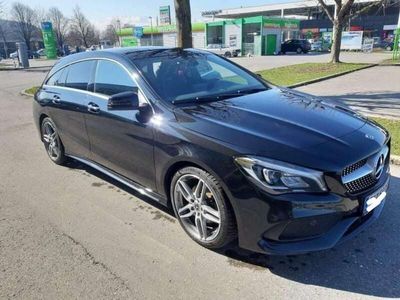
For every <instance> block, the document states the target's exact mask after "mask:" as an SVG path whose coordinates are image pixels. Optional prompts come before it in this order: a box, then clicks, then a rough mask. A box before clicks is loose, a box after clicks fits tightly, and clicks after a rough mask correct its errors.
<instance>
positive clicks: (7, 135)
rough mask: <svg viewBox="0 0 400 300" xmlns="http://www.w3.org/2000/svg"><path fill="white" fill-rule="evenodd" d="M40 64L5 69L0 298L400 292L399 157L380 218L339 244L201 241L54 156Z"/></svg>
mask: <svg viewBox="0 0 400 300" xmlns="http://www.w3.org/2000/svg"><path fill="white" fill-rule="evenodd" d="M44 75H45V74H44V73H39V72H23V71H22V72H21V71H14V72H0V105H1V107H2V109H1V110H0V141H1V142H0V166H1V167H0V179H1V180H0V298H12V299H14V298H15V299H31V298H45V299H46V298H47V299H56V298H89V299H98V298H115V299H124V298H141V299H158V298H163V299H187V298H191V299H209V298H212V299H226V298H231V299H310V298H317V297H318V298H323V299H334V298H339V297H342V298H346V299H360V298H367V297H371V298H373V297H388V298H399V297H400V282H399V280H398V276H399V275H400V257H399V255H398V249H399V248H400V219H399V218H398V215H399V213H400V205H399V202H398V200H399V198H400V168H399V167H393V168H392V174H393V176H392V182H391V188H390V191H389V196H388V198H387V203H386V207H385V209H384V211H383V214H382V216H381V218H380V219H379V220H378V221H377V222H376V223H375V224H374V225H372V226H371V227H370V228H368V229H367V230H366V231H365V232H364V233H362V234H360V235H359V236H358V237H357V238H355V239H353V240H351V241H348V242H346V243H344V244H342V245H340V246H338V247H335V248H334V249H333V250H329V251H323V252H319V253H312V254H309V255H300V256H290V257H268V256H264V255H259V254H252V253H248V252H246V251H243V250H239V249H232V250H229V251H226V252H221V253H218V252H213V251H209V250H206V249H204V248H202V247H200V246H199V245H197V244H196V243H194V242H193V241H191V240H190V239H189V238H188V237H187V236H186V235H185V234H184V232H183V231H182V229H181V228H180V226H179V224H178V222H177V221H176V220H175V218H174V217H173V216H172V215H171V212H170V211H168V210H166V209H163V208H161V207H159V206H158V205H157V204H156V203H154V202H152V201H151V200H149V199H146V198H143V197H142V196H140V195H138V194H137V193H136V192H134V191H132V190H130V189H128V188H126V187H124V186H122V185H120V184H118V183H116V182H114V181H113V180H111V179H110V178H108V177H106V176H103V175H101V174H99V173H98V172H96V171H94V170H93V169H90V168H88V167H85V166H83V165H81V164H78V163H72V164H70V165H69V166H67V167H59V166H56V165H54V164H53V163H51V162H50V160H49V159H48V158H47V156H46V153H45V151H44V148H43V146H42V144H41V143H40V141H39V138H38V135H37V132H36V130H35V128H34V124H33V121H32V116H31V114H32V113H31V101H32V99H31V98H28V97H23V96H20V95H19V94H18V93H19V91H20V90H22V89H23V88H25V87H28V86H33V85H37V84H39V83H40V82H41V80H42V78H43V77H44Z"/></svg>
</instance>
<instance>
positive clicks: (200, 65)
mask: <svg viewBox="0 0 400 300" xmlns="http://www.w3.org/2000/svg"><path fill="white" fill-rule="evenodd" d="M128 56H129V57H130V58H131V59H132V61H133V62H134V63H135V64H136V66H137V67H138V69H139V70H140V72H141V73H142V74H143V76H144V77H145V78H146V80H147V81H148V82H149V84H150V85H151V86H152V87H153V88H154V90H155V91H156V92H157V93H158V94H159V95H160V97H161V98H162V99H164V100H167V101H170V102H174V103H177V102H179V101H191V100H196V99H199V98H204V97H209V98H214V99H217V98H218V97H217V96H222V95H228V94H229V95H233V96H234V95H236V94H240V93H242V92H243V93H244V92H246V91H248V92H251V91H253V90H256V89H263V90H265V89H266V88H267V87H266V86H265V85H264V84H263V83H262V82H260V81H259V80H258V79H257V78H255V77H253V76H251V75H250V74H249V73H247V72H246V71H244V70H242V69H240V68H239V67H236V66H235V65H233V64H232V63H230V62H228V61H226V60H225V59H223V58H221V57H219V56H217V55H214V54H208V53H202V52H194V51H181V50H179V49H178V50H176V49H168V50H154V51H136V52H134V53H131V54H130V55H128Z"/></svg>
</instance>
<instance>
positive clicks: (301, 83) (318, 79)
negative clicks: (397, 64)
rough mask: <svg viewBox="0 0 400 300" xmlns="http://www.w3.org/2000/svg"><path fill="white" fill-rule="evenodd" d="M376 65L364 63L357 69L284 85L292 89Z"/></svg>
mask: <svg viewBox="0 0 400 300" xmlns="http://www.w3.org/2000/svg"><path fill="white" fill-rule="evenodd" d="M376 66H379V64H370V65H366V66H365V67H361V68H359V69H355V70H349V71H345V72H342V73H336V74H332V75H328V76H324V77H319V78H316V79H312V80H308V81H303V82H299V83H296V84H292V85H289V86H286V87H287V88H290V89H293V88H297V87H301V86H305V85H308V84H312V83H317V82H320V81H324V80H328V79H331V78H335V77H339V76H342V75H346V74H350V73H353V72H357V71H361V70H365V69H368V68H372V67H376Z"/></svg>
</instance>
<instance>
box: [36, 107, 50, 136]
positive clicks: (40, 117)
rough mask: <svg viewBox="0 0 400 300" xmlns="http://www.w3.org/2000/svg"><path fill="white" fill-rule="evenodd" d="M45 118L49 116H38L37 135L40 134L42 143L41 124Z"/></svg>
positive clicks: (43, 114)
mask: <svg viewBox="0 0 400 300" xmlns="http://www.w3.org/2000/svg"><path fill="white" fill-rule="evenodd" d="M45 118H49V116H48V115H47V114H45V113H42V114H40V116H39V124H38V128H39V133H40V139H41V140H42V142H43V136H42V123H43V120H44V119H45Z"/></svg>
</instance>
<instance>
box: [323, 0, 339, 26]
mask: <svg viewBox="0 0 400 300" xmlns="http://www.w3.org/2000/svg"><path fill="white" fill-rule="evenodd" d="M337 1H338V0H337ZM318 2H319V4H321V6H322V8H323V9H324V11H325V13H326V14H327V16H328V18H329V19H330V20H331V21H332V23H333V22H334V21H335V18H334V16H333V15H332V13H331V12H330V11H329V6H328V5H327V4H326V3H325V2H324V0H318Z"/></svg>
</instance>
